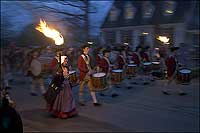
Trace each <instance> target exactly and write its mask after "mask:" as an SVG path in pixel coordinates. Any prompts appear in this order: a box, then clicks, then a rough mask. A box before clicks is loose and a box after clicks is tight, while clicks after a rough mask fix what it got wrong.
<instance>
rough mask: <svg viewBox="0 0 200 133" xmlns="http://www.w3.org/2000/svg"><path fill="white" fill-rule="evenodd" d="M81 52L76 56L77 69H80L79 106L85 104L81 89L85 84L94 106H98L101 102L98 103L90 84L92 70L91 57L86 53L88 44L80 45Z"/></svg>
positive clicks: (88, 48) (88, 47)
mask: <svg viewBox="0 0 200 133" xmlns="http://www.w3.org/2000/svg"><path fill="white" fill-rule="evenodd" d="M82 50H83V53H82V54H81V55H80V56H79V58H78V69H79V71H80V77H79V78H80V89H79V102H80V105H81V106H85V103H84V99H83V91H84V88H85V84H86V83H87V84H88V87H89V90H90V94H91V96H92V99H93V105H94V106H100V105H101V104H100V103H98V101H97V98H96V94H95V92H94V87H93V85H92V79H91V76H92V73H93V70H92V68H91V60H90V59H91V58H90V56H89V55H88V53H89V50H90V46H89V45H88V44H85V45H83V47H82Z"/></svg>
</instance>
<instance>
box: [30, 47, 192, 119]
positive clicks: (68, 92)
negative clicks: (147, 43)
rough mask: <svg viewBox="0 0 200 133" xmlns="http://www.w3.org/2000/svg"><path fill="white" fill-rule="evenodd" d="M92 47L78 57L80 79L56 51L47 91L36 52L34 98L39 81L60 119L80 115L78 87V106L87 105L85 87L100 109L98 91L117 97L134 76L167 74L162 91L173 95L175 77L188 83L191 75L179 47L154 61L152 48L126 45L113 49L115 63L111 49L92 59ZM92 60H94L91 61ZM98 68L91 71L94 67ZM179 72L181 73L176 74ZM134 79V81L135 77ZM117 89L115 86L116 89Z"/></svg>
mask: <svg viewBox="0 0 200 133" xmlns="http://www.w3.org/2000/svg"><path fill="white" fill-rule="evenodd" d="M90 49H91V45H89V44H85V45H83V46H82V54H81V55H80V56H79V57H78V60H77V68H78V70H79V76H78V75H77V74H76V71H72V70H71V68H70V65H69V64H70V60H73V59H71V58H68V57H67V56H64V55H62V56H61V59H59V58H60V55H61V54H62V51H61V50H59V51H57V52H56V56H55V58H54V59H53V60H52V62H51V65H50V70H51V72H52V75H53V77H52V80H51V83H50V85H49V87H48V89H47V90H45V88H44V84H43V83H42V81H41V69H42V68H41V65H39V61H38V59H37V58H38V53H37V51H36V53H34V54H33V55H34V59H33V60H32V62H31V67H30V68H31V73H32V74H31V75H32V86H31V95H35V86H34V84H35V82H36V81H39V83H40V88H41V92H42V93H43V96H44V98H45V100H46V102H47V107H48V110H49V112H51V113H53V115H54V116H56V117H59V118H68V117H72V116H74V115H76V114H77V110H76V105H75V100H74V98H73V93H72V87H73V86H74V85H77V84H79V85H80V86H79V94H78V95H79V105H81V106H85V105H86V103H85V99H84V93H85V91H84V90H85V88H86V85H87V86H88V88H89V91H90V95H91V98H92V101H93V105H94V106H101V105H102V104H101V103H100V102H99V101H98V99H97V97H96V92H100V95H101V96H106V95H108V96H111V97H116V96H118V95H119V94H118V93H117V91H116V87H120V86H122V81H123V80H125V82H124V83H125V84H126V82H127V81H126V79H129V80H132V81H133V80H134V78H135V77H138V76H141V75H142V76H141V80H143V78H144V77H143V76H145V77H151V79H152V81H153V80H154V78H152V77H157V78H161V77H163V75H165V70H166V71H167V73H166V75H167V79H168V81H167V82H166V83H165V84H164V86H163V87H162V92H163V93H164V94H166V95H170V94H171V93H170V91H171V90H170V89H169V87H168V85H169V84H171V82H172V81H175V80H174V79H175V77H177V75H178V79H179V81H181V82H182V83H189V80H190V73H191V71H190V70H189V69H180V68H179V65H178V63H177V59H176V51H177V50H178V48H177V47H170V48H169V54H168V56H162V54H161V56H160V59H157V58H155V59H152V58H151V56H150V54H151V52H149V47H146V48H145V49H144V48H142V47H137V48H136V51H131V50H129V49H127V47H126V46H122V47H120V48H117V49H114V51H118V55H117V57H116V60H114V61H111V60H112V57H111V53H112V50H111V49H109V48H103V47H99V48H97V49H96V51H97V53H96V54H95V56H94V57H93V58H92V57H91V56H90V55H89V51H90ZM148 52H149V53H150V54H149V53H148ZM92 59H95V61H94V60H92ZM94 62H95V66H94V67H93V68H92V64H94ZM177 72H178V73H177ZM133 77H134V78H133ZM113 86H115V87H113ZM125 87H126V85H125ZM178 92H179V95H185V94H186V93H185V92H183V90H181V89H179V90H178Z"/></svg>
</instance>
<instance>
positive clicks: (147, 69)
mask: <svg viewBox="0 0 200 133" xmlns="http://www.w3.org/2000/svg"><path fill="white" fill-rule="evenodd" d="M143 70H144V72H151V70H152V64H148V65H144V64H143Z"/></svg>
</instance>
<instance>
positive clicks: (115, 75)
mask: <svg viewBox="0 0 200 133" xmlns="http://www.w3.org/2000/svg"><path fill="white" fill-rule="evenodd" d="M122 72H123V70H121V69H115V70H112V72H111V81H112V82H113V83H120V82H121V81H122V79H123V74H122Z"/></svg>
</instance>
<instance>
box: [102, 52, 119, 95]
mask: <svg viewBox="0 0 200 133" xmlns="http://www.w3.org/2000/svg"><path fill="white" fill-rule="evenodd" d="M109 56H110V50H108V49H105V50H104V51H103V58H102V60H101V65H100V68H101V69H102V72H104V73H106V77H107V83H108V90H110V91H111V92H110V93H111V97H116V96H118V94H117V93H115V92H114V90H113V89H112V84H111V73H110V72H111V70H112V67H111V63H110V60H109ZM105 93H106V92H105ZM108 93H109V92H108ZM100 95H102V96H104V95H105V94H104V93H103V92H102V93H100Z"/></svg>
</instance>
